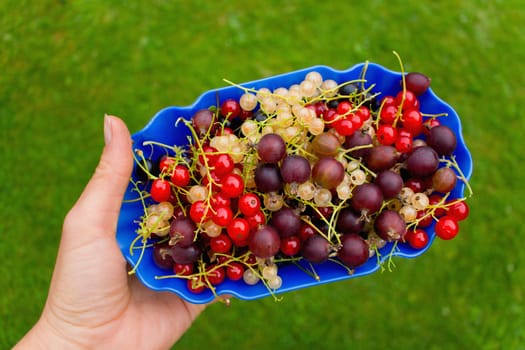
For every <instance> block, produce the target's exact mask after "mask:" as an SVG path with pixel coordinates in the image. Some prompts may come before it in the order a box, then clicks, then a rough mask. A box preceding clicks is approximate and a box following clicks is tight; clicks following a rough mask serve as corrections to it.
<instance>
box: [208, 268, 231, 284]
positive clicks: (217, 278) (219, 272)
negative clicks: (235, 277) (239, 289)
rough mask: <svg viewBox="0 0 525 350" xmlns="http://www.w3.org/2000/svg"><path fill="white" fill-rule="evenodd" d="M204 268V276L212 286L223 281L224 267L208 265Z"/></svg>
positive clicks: (224, 275) (224, 276)
mask: <svg viewBox="0 0 525 350" xmlns="http://www.w3.org/2000/svg"><path fill="white" fill-rule="evenodd" d="M206 270H207V271H206V277H207V278H208V281H209V282H210V283H211V284H212V285H213V286H218V285H219V284H221V283H222V282H224V279H225V278H226V271H225V270H224V267H222V266H215V265H210V266H209V267H208V268H207V269H206Z"/></svg>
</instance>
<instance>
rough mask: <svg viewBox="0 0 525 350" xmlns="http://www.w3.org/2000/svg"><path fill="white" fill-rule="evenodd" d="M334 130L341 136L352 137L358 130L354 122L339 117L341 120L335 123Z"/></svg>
mask: <svg viewBox="0 0 525 350" xmlns="http://www.w3.org/2000/svg"><path fill="white" fill-rule="evenodd" d="M333 126H334V129H335V130H336V131H337V132H338V133H339V135H341V136H350V135H352V134H353V133H354V132H355V130H356V128H355V127H354V125H353V124H352V121H351V120H350V119H348V118H346V117H342V116H339V119H337V120H336V121H335V122H334V123H333Z"/></svg>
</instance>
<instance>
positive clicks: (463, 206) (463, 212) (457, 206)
mask: <svg viewBox="0 0 525 350" xmlns="http://www.w3.org/2000/svg"><path fill="white" fill-rule="evenodd" d="M469 213H470V208H469V206H468V205H467V202H465V201H456V202H454V204H452V205H451V206H449V207H448V212H447V215H450V216H452V217H454V218H455V219H456V220H457V221H462V220H465V219H466V218H467V217H468V214H469Z"/></svg>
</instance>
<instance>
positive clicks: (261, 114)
mask: <svg viewBox="0 0 525 350" xmlns="http://www.w3.org/2000/svg"><path fill="white" fill-rule="evenodd" d="M365 82H366V80H365V79H364V77H363V78H362V79H357V80H355V81H346V82H336V81H334V80H330V79H323V77H322V76H321V75H320V74H319V73H318V72H315V71H313V72H310V73H308V74H307V75H306V76H305V78H304V80H303V81H302V82H300V83H298V84H294V85H292V86H288V87H280V88H278V89H275V90H273V91H271V90H269V89H266V88H261V89H258V90H254V89H249V88H246V87H243V86H239V85H235V84H233V83H231V84H233V85H234V86H237V87H238V88H239V89H241V90H242V93H241V94H240V98H239V99H226V100H224V101H220V103H218V104H217V105H216V106H209V108H206V109H201V110H198V111H197V112H196V113H195V114H194V115H193V116H192V117H191V118H190V119H184V118H181V119H179V120H178V121H177V123H184V124H185V125H186V127H187V128H188V129H189V130H190V132H191V138H189V140H188V145H187V146H185V147H179V146H171V145H163V144H159V143H156V142H153V141H152V142H150V143H149V144H151V145H153V146H154V147H161V148H162V149H164V150H165V155H164V156H163V157H161V159H158V160H152V159H148V158H147V157H145V156H144V154H143V152H142V151H137V152H136V154H137V157H136V160H137V167H136V169H137V174H136V175H137V176H136V178H138V179H139V181H138V182H136V183H135V185H136V188H137V189H138V191H139V193H140V194H141V200H142V201H143V204H144V209H145V210H144V215H143V217H142V218H141V221H140V225H139V229H138V235H137V239H136V240H135V241H134V242H133V244H135V243H136V242H137V241H138V240H139V239H142V242H143V248H144V247H146V245H151V246H152V249H153V257H154V260H155V263H156V264H157V265H158V266H159V267H161V268H163V269H165V270H167V271H171V272H168V273H167V274H166V275H164V276H159V277H158V278H184V279H186V280H187V286H188V288H189V289H190V290H191V291H193V292H195V293H198V292H201V291H203V290H205V289H206V288H209V289H211V290H212V291H215V287H216V286H218V285H220V284H221V283H222V282H223V281H224V280H225V279H230V280H233V281H237V280H242V281H244V283H246V284H248V285H253V284H256V283H259V282H262V283H264V284H265V285H266V287H267V288H268V289H269V290H275V289H278V288H280V286H281V284H282V282H283V281H282V278H281V276H279V267H280V266H282V265H283V264H294V263H297V262H299V261H301V260H305V261H306V262H308V263H309V264H310V266H312V268H313V266H314V265H315V264H320V263H323V262H326V261H327V260H331V261H335V262H337V263H338V264H340V265H341V266H344V267H345V268H347V269H348V271H349V272H352V271H353V270H354V269H355V268H357V267H359V266H361V265H363V264H364V263H366V262H367V261H368V259H370V258H372V257H373V256H374V255H376V256H379V249H381V248H382V247H384V246H385V245H386V243H387V242H394V247H395V245H397V244H405V245H409V246H410V247H412V248H413V249H423V248H424V247H426V246H427V245H428V244H429V236H428V234H427V232H426V231H425V228H427V227H428V226H430V225H432V224H435V233H436V235H437V236H438V237H440V238H442V239H445V240H448V239H452V238H454V237H455V236H456V235H457V233H458V231H459V225H458V222H459V221H461V220H464V219H465V218H466V217H467V216H468V213H469V207H468V205H467V204H466V201H465V198H460V199H449V195H450V192H451V191H452V190H453V189H454V188H455V187H456V183H457V181H464V182H465V183H467V180H466V178H465V177H464V176H463V174H462V172H461V169H460V167H459V166H458V164H457V163H456V161H455V157H454V150H455V148H456V143H457V139H456V135H455V134H454V132H453V131H452V130H451V129H450V128H449V127H448V126H446V125H444V124H442V123H441V122H440V120H441V118H446V116H445V115H425V114H424V113H422V112H421V109H420V102H419V99H418V96H420V95H421V94H424V93H425V92H426V91H427V89H428V88H429V85H430V79H429V78H428V77H426V76H425V75H423V74H421V73H415V72H414V73H408V74H406V75H403V76H402V79H401V80H400V84H399V92H398V93H397V94H396V95H395V96H381V94H380V93H372V92H371V91H372V89H371V87H370V88H365ZM141 184H142V185H144V184H147V187H146V186H143V187H142V188H141ZM467 186H468V184H467ZM468 188H469V189H470V187H468ZM137 265H138V264H137ZM314 276H315V273H314Z"/></svg>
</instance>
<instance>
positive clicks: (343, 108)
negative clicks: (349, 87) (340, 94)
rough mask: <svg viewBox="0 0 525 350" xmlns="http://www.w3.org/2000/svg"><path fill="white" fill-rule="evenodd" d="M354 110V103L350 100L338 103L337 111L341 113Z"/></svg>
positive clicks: (344, 113)
mask: <svg viewBox="0 0 525 350" xmlns="http://www.w3.org/2000/svg"><path fill="white" fill-rule="evenodd" d="M351 110H352V103H351V102H350V101H342V102H340V103H339V104H338V105H337V113H338V114H339V115H346V114H348V113H349V112H350V111H351Z"/></svg>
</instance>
